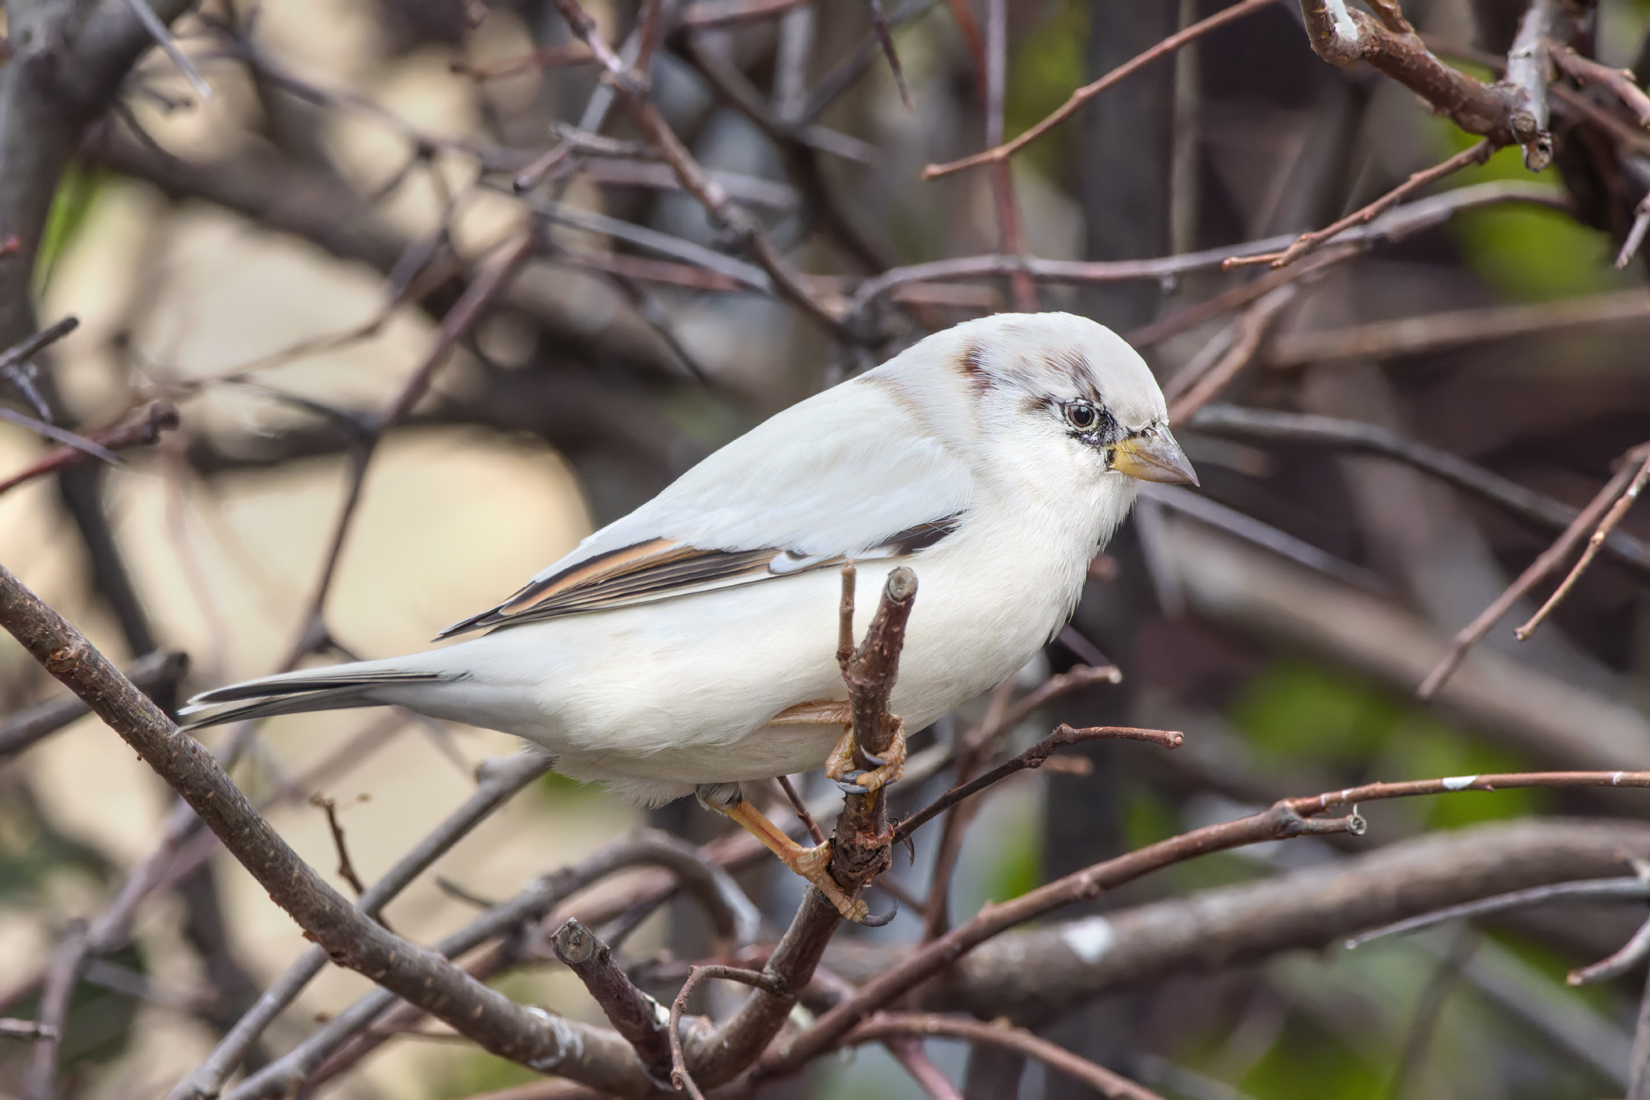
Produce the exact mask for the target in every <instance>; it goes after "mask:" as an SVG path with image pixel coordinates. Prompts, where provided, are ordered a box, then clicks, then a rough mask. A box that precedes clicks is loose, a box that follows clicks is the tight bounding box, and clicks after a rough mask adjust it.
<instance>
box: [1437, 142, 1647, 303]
mask: <svg viewBox="0 0 1650 1100" xmlns="http://www.w3.org/2000/svg"><path fill="white" fill-rule="evenodd" d="M1440 125H1441V127H1443V135H1442V136H1441V138H1440V140H1439V141H1438V142H1437V143H1436V144H1438V145H1441V146H1442V145H1448V146H1449V148H1448V149H1447V151H1446V155H1448V154H1449V153H1455V152H1458V151H1460V150H1462V149H1465V148H1467V147H1468V146H1469V145H1471V144H1473V143H1475V142H1477V141H1478V139H1477V138H1476V137H1474V136H1473V135H1471V134H1467V133H1464V132H1463V131H1461V130H1458V129H1456V128H1454V127H1453V126H1448V124H1446V123H1441V124H1440ZM1556 176H1557V171H1556V170H1555V169H1551V168H1549V169H1547V170H1546V171H1545V172H1544V173H1542V176H1541V178H1543V179H1546V180H1550V181H1552V183H1553V184H1554V186H1557V183H1558V181H1557V179H1556ZM1534 178H1537V177H1533V176H1531V174H1530V173H1529V171H1528V170H1527V169H1525V167H1524V162H1523V159H1522V154H1521V152H1520V150H1519V149H1518V148H1517V147H1516V146H1509V147H1507V148H1505V149H1502V150H1500V151H1499V152H1497V153H1496V154H1495V155H1494V156H1492V157H1491V158H1490V159H1489V161H1488V162H1487V163H1485V164H1483V165H1479V166H1474V167H1471V168H1467V169H1464V170H1463V171H1460V172H1457V173H1456V174H1455V175H1454V176H1453V177H1452V178H1451V179H1450V180H1449V181H1448V182H1447V183H1446V185H1445V186H1449V187H1465V186H1467V185H1468V184H1473V183H1484V182H1488V181H1490V180H1508V179H1522V180H1529V179H1534ZM1450 232H1451V233H1453V234H1454V235H1455V239H1456V241H1457V243H1458V244H1459V245H1460V248H1461V253H1462V256H1463V258H1464V259H1465V260H1466V262H1467V266H1468V267H1470V268H1471V269H1472V270H1473V272H1474V273H1475V274H1476V275H1477V276H1478V277H1479V278H1480V279H1483V280H1484V282H1486V283H1488V284H1489V285H1490V286H1492V287H1494V288H1495V289H1496V290H1498V291H1500V292H1501V293H1502V294H1504V295H1506V296H1507V297H1509V298H1513V299H1518V300H1521V301H1545V300H1549V299H1554V298H1567V297H1571V296H1573V295H1577V294H1590V293H1597V292H1599V291H1604V290H1614V289H1621V288H1624V287H1628V286H1631V285H1633V277H1632V276H1631V275H1629V274H1628V273H1626V272H1621V271H1617V270H1616V269H1615V265H1614V263H1613V261H1614V259H1615V251H1614V247H1613V245H1612V244H1611V241H1610V236H1609V234H1608V233H1604V232H1602V231H1600V230H1596V229H1589V228H1588V227H1587V226H1584V225H1581V224H1579V223H1578V222H1576V221H1575V220H1574V219H1573V218H1571V217H1570V216H1569V215H1568V214H1564V213H1561V212H1560V211H1557V210H1550V209H1548V208H1546V207H1543V206H1531V205H1528V204H1525V203H1503V204H1501V205H1498V206H1487V207H1481V208H1479V209H1477V210H1467V211H1463V212H1462V213H1460V214H1457V215H1456V216H1455V218H1454V219H1453V220H1452V221H1451V222H1450Z"/></svg>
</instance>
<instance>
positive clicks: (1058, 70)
mask: <svg viewBox="0 0 1650 1100" xmlns="http://www.w3.org/2000/svg"><path fill="white" fill-rule="evenodd" d="M1088 40H1089V19H1088V7H1087V5H1085V4H1083V3H1081V2H1080V0H1057V2H1056V3H1052V4H1049V5H1047V7H1046V9H1045V11H1044V14H1043V18H1042V20H1041V21H1039V22H1038V23H1037V25H1036V26H1035V27H1033V28H1032V29H1031V30H1030V31H1029V32H1028V33H1027V34H1026V35H1025V36H1024V37H1023V38H1022V39H1021V40H1020V43H1019V47H1018V48H1017V49H1016V50H1015V51H1014V56H1013V57H1012V58H1011V59H1010V61H1009V65H1008V86H1007V87H1006V88H1004V89H1003V93H1004V94H1003V135H1004V136H1005V137H1008V138H1013V137H1015V136H1017V135H1019V134H1022V133H1024V132H1025V131H1027V130H1029V129H1031V128H1032V127H1033V126H1035V125H1036V124H1037V123H1038V122H1040V121H1042V120H1043V119H1044V118H1046V117H1048V116H1049V115H1050V114H1053V113H1054V111H1055V110H1057V109H1058V108H1059V106H1060V104H1062V103H1064V102H1065V101H1066V100H1067V98H1069V97H1070V95H1071V93H1072V92H1073V91H1075V90H1076V89H1077V87H1078V86H1079V85H1081V84H1082V83H1083V77H1084V75H1085V74H1084V71H1083V66H1084V57H1083V50H1084V44H1085V43H1086V42H1088ZM1075 126H1076V123H1075V121H1073V122H1068V123H1066V124H1065V125H1063V126H1060V127H1058V128H1057V129H1056V130H1055V131H1054V132H1053V133H1051V134H1049V136H1048V137H1046V138H1043V139H1042V140H1040V141H1035V142H1033V143H1032V144H1031V146H1030V147H1029V148H1028V149H1026V151H1025V152H1024V153H1021V154H1020V158H1021V159H1022V160H1026V161H1029V162H1030V163H1031V164H1032V165H1034V166H1035V167H1036V168H1037V169H1038V170H1039V171H1040V172H1042V174H1043V175H1045V176H1047V177H1048V178H1050V179H1062V178H1064V177H1066V176H1067V175H1068V174H1069V171H1068V170H1069V167H1070V163H1069V162H1070V159H1071V151H1072V150H1073V149H1075V148H1076V146H1077V141H1076V137H1075V133H1076V131H1075V129H1074V127H1075Z"/></svg>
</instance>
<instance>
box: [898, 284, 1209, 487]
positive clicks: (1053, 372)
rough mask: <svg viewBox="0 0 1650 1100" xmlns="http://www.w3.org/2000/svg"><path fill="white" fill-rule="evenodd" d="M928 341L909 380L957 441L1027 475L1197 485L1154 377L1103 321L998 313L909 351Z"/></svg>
mask: <svg viewBox="0 0 1650 1100" xmlns="http://www.w3.org/2000/svg"><path fill="white" fill-rule="evenodd" d="M929 344H932V345H933V346H932V348H930V349H926V350H930V351H931V352H932V355H924V356H922V362H921V364H920V368H921V369H920V370H912V371H910V372H909V373H908V374H907V375H906V377H907V379H908V382H907V384H908V385H909V384H911V383H916V384H917V385H920V386H921V388H922V389H923V390H924V391H926V392H925V394H924V398H925V400H924V404H926V405H928V406H929V407H930V409H931V410H933V409H944V410H945V412H942V413H941V419H944V420H948V421H950V422H951V426H950V427H949V428H948V427H947V426H946V425H942V424H938V423H936V424H935V427H936V429H937V430H939V431H941V432H942V433H943V434H946V435H948V436H950V437H951V438H952V439H953V440H954V441H956V442H958V443H962V444H964V445H965V446H974V447H984V448H987V449H989V450H991V451H993V452H995V454H994V459H995V460H996V461H997V462H1001V460H1002V459H1003V458H1005V457H1010V458H1014V459H1018V460H1020V461H1021V462H1023V464H1024V465H1025V466H1026V467H1027V468H1028V469H1027V472H1028V473H1030V472H1032V470H1033V469H1035V470H1037V471H1038V472H1040V473H1041V472H1050V471H1051V470H1052V469H1053V468H1055V467H1058V468H1059V469H1061V470H1071V469H1073V468H1075V469H1076V470H1077V471H1079V472H1080V473H1081V474H1083V475H1089V474H1093V475H1096V476H1108V475H1109V476H1113V477H1115V476H1119V475H1126V476H1127V477H1130V478H1136V479H1139V480H1141V481H1160V482H1166V483H1168V484H1171V485H1187V484H1190V485H1196V484H1197V474H1196V473H1195V472H1194V471H1193V470H1192V464H1191V463H1190V462H1188V461H1187V460H1186V455H1185V453H1184V452H1183V451H1182V450H1181V449H1180V445H1179V444H1178V443H1176V442H1175V438H1174V436H1173V435H1172V434H1170V432H1169V413H1168V408H1167V406H1166V405H1165V404H1164V401H1163V391H1162V390H1161V389H1159V388H1158V385H1157V380H1156V379H1155V378H1153V377H1152V373H1151V370H1150V369H1149V368H1147V366H1146V363H1145V361H1144V360H1142V359H1141V358H1140V356H1139V354H1138V353H1137V352H1136V351H1135V350H1134V349H1133V348H1131V347H1130V346H1129V345H1128V344H1127V343H1126V342H1124V341H1123V339H1122V338H1120V337H1119V336H1118V335H1117V334H1116V333H1114V332H1112V331H1111V330H1110V329H1108V328H1106V327H1105V326H1104V325H1100V324H1096V323H1095V322H1093V321H1090V320H1088V319H1087V318H1085V317H1076V316H1073V315H1072V314H1069V313H999V314H996V315H994V316H991V317H985V318H981V319H980V320H977V321H968V322H965V323H963V324H960V325H957V326H956V327H955V328H951V329H948V330H946V331H945V332H943V333H939V334H938V335H936V336H932V337H929V339H928V340H925V341H923V343H922V344H919V345H917V347H915V348H913V349H912V351H918V350H923V349H925V345H929ZM907 354H908V355H909V354H910V353H907ZM901 358H905V357H904V356H902V357H901ZM890 365H892V364H890ZM912 365H913V366H917V364H915V363H913V364H912ZM902 373H904V372H902ZM919 379H920V381H919ZM965 412H966V413H971V414H972V415H967V416H965V415H962V414H963V413H965ZM949 414H956V416H955V419H953V418H952V416H951V415H949ZM931 415H932V413H931ZM959 422H961V423H967V424H968V426H969V429H970V430H969V431H968V432H967V433H966V435H967V436H968V437H969V438H967V439H966V440H965V439H961V438H959V436H960V435H962V434H964V433H959V432H958V431H957V430H956V425H957V424H958V423H959ZM1130 495H1131V496H1132V494H1130Z"/></svg>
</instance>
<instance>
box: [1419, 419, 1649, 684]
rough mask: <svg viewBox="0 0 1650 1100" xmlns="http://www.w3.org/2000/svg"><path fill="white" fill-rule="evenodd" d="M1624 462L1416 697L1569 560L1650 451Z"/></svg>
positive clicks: (1465, 631)
mask: <svg viewBox="0 0 1650 1100" xmlns="http://www.w3.org/2000/svg"><path fill="white" fill-rule="evenodd" d="M1626 458H1627V459H1628V461H1627V462H1625V463H1623V464H1622V467H1621V469H1619V470H1618V471H1616V475H1615V476H1614V477H1612V478H1611V479H1610V480H1609V481H1608V482H1607V483H1606V484H1605V486H1604V488H1602V489H1600V490H1599V492H1598V495H1597V496H1595V497H1593V499H1592V502H1591V503H1589V504H1588V505H1587V507H1585V508H1583V509H1582V510H1581V512H1580V513H1579V514H1578V515H1577V516H1576V518H1575V519H1574V520H1572V521H1571V522H1570V525H1569V526H1568V527H1567V528H1565V529H1564V533H1563V534H1561V535H1559V536H1558V538H1557V539H1556V540H1554V542H1553V544H1552V545H1551V546H1549V547H1547V549H1545V550H1543V551H1542V552H1541V554H1540V556H1538V557H1537V558H1536V559H1535V561H1533V562H1531V563H1530V565H1529V568H1527V569H1525V570H1524V572H1522V573H1520V574H1519V576H1518V579H1517V580H1515V581H1513V583H1512V584H1511V585H1509V586H1508V587H1507V590H1506V591H1505V592H1503V593H1501V595H1500V596H1498V597H1496V599H1495V601H1494V602H1493V603H1491V604H1490V605H1489V606H1488V607H1486V608H1485V609H1484V610H1483V611H1482V612H1481V613H1480V614H1479V616H1478V618H1476V619H1474V620H1473V621H1472V622H1471V623H1469V624H1468V625H1467V626H1465V627H1463V628H1462V629H1461V631H1460V632H1459V633H1457V634H1456V635H1455V637H1454V638H1453V639H1452V640H1451V642H1450V647H1449V650H1448V651H1447V652H1445V654H1444V656H1443V657H1442V658H1440V659H1439V661H1438V664H1437V665H1436V666H1434V667H1433V670H1432V671H1431V672H1429V673H1428V674H1427V678H1426V679H1425V680H1423V681H1422V682H1421V686H1420V687H1418V688H1416V689H1415V694H1416V695H1417V696H1419V697H1420V698H1422V699H1430V698H1432V696H1433V695H1434V694H1435V693H1436V692H1437V691H1438V689H1439V688H1440V687H1442V686H1443V683H1444V681H1445V680H1447V679H1449V677H1450V674H1451V673H1452V672H1454V671H1455V669H1456V668H1457V667H1458V666H1459V665H1460V664H1461V661H1462V659H1463V658H1464V657H1466V655H1467V650H1469V649H1471V648H1472V647H1473V646H1474V645H1476V644H1477V643H1478V640H1479V639H1480V638H1482V637H1483V636H1484V635H1485V634H1487V633H1488V632H1489V629H1490V627H1492V626H1494V625H1495V624H1496V623H1497V622H1499V621H1500V619H1501V616H1503V615H1505V614H1506V613H1507V611H1508V610H1509V609H1511V607H1512V605H1513V604H1515V603H1517V602H1518V601H1519V600H1520V599H1521V598H1523V596H1524V594H1525V593H1526V592H1528V591H1529V590H1530V589H1531V588H1533V587H1535V585H1536V584H1537V583H1539V582H1540V580H1541V578H1543V577H1545V576H1546V575H1547V574H1548V573H1551V572H1552V571H1553V570H1555V569H1557V568H1558V567H1559V564H1560V563H1562V562H1563V561H1564V559H1565V558H1566V557H1568V556H1569V553H1570V550H1571V549H1572V548H1573V547H1574V546H1575V545H1576V543H1578V542H1580V541H1581V536H1582V534H1583V533H1584V532H1585V531H1586V530H1587V529H1588V528H1589V527H1592V526H1594V525H1595V524H1596V523H1598V521H1599V520H1600V519H1602V518H1603V516H1604V513H1605V512H1606V511H1607V510H1608V509H1609V508H1610V506H1611V505H1612V504H1614V503H1615V501H1616V499H1617V498H1618V497H1619V496H1620V495H1621V494H1622V492H1624V491H1625V490H1626V488H1627V486H1628V485H1629V484H1630V483H1631V482H1632V481H1633V480H1634V478H1635V477H1637V475H1638V470H1637V468H1635V467H1634V466H1633V465H1631V463H1632V462H1634V461H1637V462H1639V463H1640V464H1641V465H1642V464H1643V463H1644V462H1646V461H1650V450H1646V448H1645V447H1643V446H1641V447H1634V448H1633V449H1632V450H1630V451H1628V452H1627V455H1626Z"/></svg>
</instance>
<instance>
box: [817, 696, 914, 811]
mask: <svg viewBox="0 0 1650 1100" xmlns="http://www.w3.org/2000/svg"><path fill="white" fill-rule="evenodd" d="M888 720H889V721H891V722H893V723H894V739H893V740H892V741H890V742H889V743H888V748H887V749H885V750H884V751H883V754H882V756H880V757H879V756H872V755H871V754H870V753H866V754H865V759H866V760H867V761H868V762H869V763H870V764H871V765H872V767H871V768H870V769H869V770H866V769H863V768H855V767H854V731H853V730H848V731H847V732H846V733H844V734H843V735H842V740H840V741H838V742H837V743H836V748H834V749H832V750H831V755H830V757H829V758H828V759H827V760H826V761H825V775H826V777H827V778H829V779H831V780H833V781H834V782H835V783H836V785H837V786H838V787H841V788H842V790H843V792H844V793H846V794H871V793H872V792H873V791H879V790H881V789H882V788H883V787H886V786H887V785H888V784H890V783H897V782H899V778H900V776H902V775H904V774H905V722H904V720H902V719H901V718H899V717H898V716H897V715H889V719H888Z"/></svg>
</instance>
